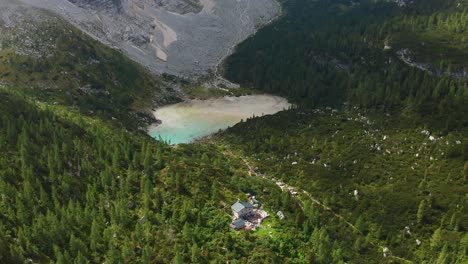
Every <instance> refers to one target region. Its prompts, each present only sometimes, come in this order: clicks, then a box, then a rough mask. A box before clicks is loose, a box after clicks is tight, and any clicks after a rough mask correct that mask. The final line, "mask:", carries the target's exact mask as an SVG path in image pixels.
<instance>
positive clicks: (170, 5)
mask: <svg viewBox="0 0 468 264" xmlns="http://www.w3.org/2000/svg"><path fill="white" fill-rule="evenodd" d="M68 1H69V2H70V3H72V4H74V5H76V6H79V7H81V8H87V9H91V10H95V11H110V12H112V11H122V9H123V8H124V7H125V6H126V5H129V4H130V5H131V4H134V5H138V6H140V7H144V6H145V5H146V6H150V7H153V8H161V9H164V10H168V11H171V12H175V13H179V14H186V13H189V12H193V13H198V12H200V11H201V10H202V8H203V6H202V5H201V3H200V1H199V0H68Z"/></svg>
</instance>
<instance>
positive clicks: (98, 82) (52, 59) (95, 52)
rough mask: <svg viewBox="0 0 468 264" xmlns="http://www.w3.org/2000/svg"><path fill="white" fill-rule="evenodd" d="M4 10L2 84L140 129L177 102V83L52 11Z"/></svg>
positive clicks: (0, 32)
mask: <svg viewBox="0 0 468 264" xmlns="http://www.w3.org/2000/svg"><path fill="white" fill-rule="evenodd" d="M2 5H3V6H4V8H2V10H1V11H0V13H1V14H2V16H1V17H0V82H1V83H3V84H4V85H8V86H9V87H13V88H14V89H16V90H20V91H22V92H24V94H26V95H28V96H30V97H33V98H35V99H36V100H39V101H46V102H50V103H54V104H59V105H68V106H75V107H77V108H78V109H79V110H80V111H81V112H82V113H84V114H86V115H90V116H99V117H102V118H104V119H106V120H110V119H111V117H113V118H114V119H116V120H114V122H115V123H119V124H123V125H124V126H126V127H128V128H132V129H136V128H138V127H139V126H142V127H145V126H146V125H147V123H148V122H150V121H151V119H152V115H147V114H145V113H146V111H147V110H149V109H151V108H153V107H156V106H158V105H163V104H167V103H170V102H174V101H177V100H178V99H177V97H178V93H177V92H176V91H174V90H173V89H172V88H171V87H174V86H176V85H175V84H174V83H173V81H174V80H171V83H169V80H167V79H164V78H162V77H155V76H154V75H152V74H151V73H150V72H149V71H147V70H146V69H144V68H143V67H142V66H140V65H138V64H137V63H135V62H133V61H131V60H130V59H128V58H126V57H125V56H124V55H123V54H122V53H121V52H118V51H116V50H114V49H111V48H108V47H106V46H104V45H103V44H101V43H100V42H98V41H96V40H93V39H92V38H90V37H89V36H87V35H86V34H84V33H82V32H80V31H79V30H78V29H76V28H75V27H73V26H72V25H70V24H69V23H68V22H66V21H64V20H63V19H61V18H59V17H57V16H55V15H52V14H51V13H50V12H47V11H42V10H39V9H31V8H26V7H23V6H19V5H16V4H11V5H6V6H5V3H3V4H2Z"/></svg>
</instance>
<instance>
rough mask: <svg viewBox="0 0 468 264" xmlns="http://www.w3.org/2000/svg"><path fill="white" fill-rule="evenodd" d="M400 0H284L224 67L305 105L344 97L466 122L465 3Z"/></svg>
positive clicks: (371, 105)
mask: <svg viewBox="0 0 468 264" xmlns="http://www.w3.org/2000/svg"><path fill="white" fill-rule="evenodd" d="M399 2H404V3H407V4H405V5H402V6H401V5H400V6H399V5H397V4H396V3H395V1H377V2H376V1H357V2H356V1H341V0H333V1H306V0H293V1H285V2H284V8H285V10H287V15H286V16H285V17H283V18H282V19H281V20H279V21H277V22H276V23H274V24H272V25H270V26H268V27H267V28H265V29H263V30H261V31H260V32H259V33H258V34H257V35H256V36H254V37H252V38H250V39H248V40H247V41H246V42H244V43H242V44H241V45H239V47H238V48H237V52H236V53H235V54H234V55H233V56H231V57H230V58H229V59H228V60H227V61H226V67H225V75H226V77H227V78H228V79H229V80H231V81H234V82H238V83H241V84H243V85H247V86H252V87H255V88H257V89H261V90H263V91H267V92H271V93H278V94H282V95H285V96H288V97H290V98H292V99H295V100H296V101H299V102H301V103H303V104H307V105H312V106H314V105H322V106H323V105H325V106H331V105H334V106H339V105H341V104H342V103H343V102H350V103H352V104H359V105H360V106H363V107H366V108H374V109H386V110H390V109H406V110H407V111H410V112H418V113H420V114H429V115H431V116H433V117H435V116H436V115H440V116H441V119H445V118H444V117H445V116H450V118H451V119H452V120H451V121H450V123H451V124H450V125H449V126H456V125H460V124H465V123H464V122H466V116H467V114H468V113H467V109H466V107H465V105H466V102H467V99H468V89H467V87H466V79H467V77H468V75H467V68H468V65H467V62H468V59H467V58H468V53H467V51H468V42H467V40H468V24H467V23H468V15H467V14H468V11H467V10H468V9H467V8H468V2H466V1H439V0H432V1H410V2H409V1H399ZM453 113H455V114H457V113H458V114H459V115H458V116H454V115H453Z"/></svg>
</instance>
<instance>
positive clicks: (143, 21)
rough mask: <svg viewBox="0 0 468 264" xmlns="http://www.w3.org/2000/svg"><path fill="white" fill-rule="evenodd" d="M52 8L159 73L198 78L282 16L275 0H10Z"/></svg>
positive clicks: (84, 29)
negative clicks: (258, 31)
mask: <svg viewBox="0 0 468 264" xmlns="http://www.w3.org/2000/svg"><path fill="white" fill-rule="evenodd" d="M8 1H16V2H21V3H23V4H24V5H25V6H34V7H40V8H43V9H47V10H51V11H53V12H55V13H57V14H59V15H61V16H62V17H63V18H65V19H67V20H68V21H70V22H72V23H73V24H75V25H77V26H78V27H79V28H80V29H82V30H83V31H85V32H87V33H88V34H90V35H91V36H93V37H95V38H97V39H99V40H100V41H102V42H103V43H105V44H107V45H109V46H112V47H116V48H118V49H120V50H122V51H124V52H125V53H126V54H127V55H128V56H130V57H131V58H132V59H133V60H135V61H138V62H140V63H141V64H143V65H144V66H146V67H147V68H149V69H150V70H152V71H153V72H155V73H169V74H174V75H178V76H181V77H185V78H191V79H196V78H199V77H201V76H205V75H206V74H208V73H210V72H214V71H215V69H216V67H217V65H218V64H219V63H220V62H221V61H222V59H223V58H224V57H225V56H226V55H228V54H229V53H230V52H231V50H232V48H233V47H234V46H235V45H236V44H238V43H240V42H241V41H243V40H244V39H246V38H247V37H248V36H250V35H251V34H253V33H255V32H256V30H257V29H258V28H259V27H260V26H262V25H264V24H266V23H268V22H270V21H271V20H272V19H273V18H275V17H276V16H278V15H279V14H280V11H281V7H280V5H279V3H278V2H276V0H8Z"/></svg>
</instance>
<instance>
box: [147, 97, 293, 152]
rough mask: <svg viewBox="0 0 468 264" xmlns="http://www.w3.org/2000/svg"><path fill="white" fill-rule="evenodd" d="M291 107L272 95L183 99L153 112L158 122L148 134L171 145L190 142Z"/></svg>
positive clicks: (285, 101) (151, 127)
mask: <svg viewBox="0 0 468 264" xmlns="http://www.w3.org/2000/svg"><path fill="white" fill-rule="evenodd" d="M290 106H291V104H290V103H289V102H288V101H287V100H286V99H285V98H282V97H278V96H273V95H246V96H239V97H232V96H226V97H222V98H212V99H208V100H199V99H191V100H185V101H183V102H180V103H177V104H173V105H168V106H164V107H161V108H158V109H156V110H155V111H154V112H153V115H154V117H155V119H157V120H158V121H159V122H160V123H159V122H157V123H153V124H151V125H150V126H149V127H148V134H149V135H150V136H151V137H153V138H155V139H159V137H161V138H162V139H163V140H165V141H170V143H171V144H179V143H193V142H195V141H196V140H198V139H201V138H203V137H206V136H208V135H212V134H214V133H217V132H219V131H220V130H225V129H227V128H228V127H231V126H233V125H235V124H237V123H239V122H241V121H243V120H244V121H245V120H246V119H248V118H251V117H254V116H264V115H271V114H276V113H278V112H280V111H283V110H286V109H288V108H289V107H290Z"/></svg>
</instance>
